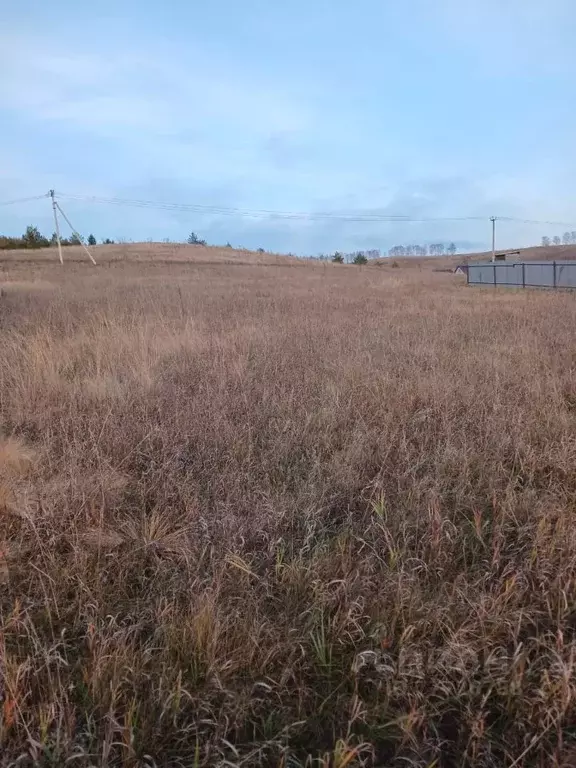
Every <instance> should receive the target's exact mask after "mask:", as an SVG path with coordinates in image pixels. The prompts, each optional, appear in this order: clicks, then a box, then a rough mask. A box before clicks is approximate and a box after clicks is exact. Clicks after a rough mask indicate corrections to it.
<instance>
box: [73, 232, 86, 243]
mask: <svg viewBox="0 0 576 768" xmlns="http://www.w3.org/2000/svg"><path fill="white" fill-rule="evenodd" d="M83 242H84V238H83V237H82V235H80V234H79V233H78V232H72V234H71V236H70V245H82V243H83Z"/></svg>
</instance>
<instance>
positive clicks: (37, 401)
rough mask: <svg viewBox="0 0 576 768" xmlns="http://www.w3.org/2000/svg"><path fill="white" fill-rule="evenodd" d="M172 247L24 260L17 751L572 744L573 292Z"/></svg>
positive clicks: (447, 753) (16, 512)
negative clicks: (472, 284) (63, 262)
mask: <svg viewBox="0 0 576 768" xmlns="http://www.w3.org/2000/svg"><path fill="white" fill-rule="evenodd" d="M167 248H168V247H167ZM120 251H121V252H120ZM152 251H153V249H152V248H150V247H144V248H143V249H142V251H140V250H139V248H138V247H137V246H130V247H128V246H126V247H124V249H120V250H118V249H117V250H116V251H112V250H108V251H107V250H106V249H103V248H99V249H97V251H96V255H97V258H99V259H100V260H102V261H103V262H104V263H103V264H101V265H100V266H98V267H96V268H94V267H92V266H91V265H90V264H89V263H87V262H85V261H83V260H82V256H81V254H80V253H78V254H76V255H74V253H75V252H74V250H73V249H67V250H66V253H65V256H66V257H67V258H70V256H71V255H72V256H73V258H74V259H75V260H74V261H73V262H72V263H70V264H68V265H67V266H66V267H65V268H64V269H62V268H61V267H60V266H59V265H58V264H57V261H55V254H54V252H42V253H36V254H34V257H33V258H30V259H29V260H24V259H23V254H22V252H20V253H19V254H4V255H3V257H2V258H3V261H1V262H0V268H1V271H0V284H1V285H0V287H1V288H2V291H1V296H0V324H1V325H0V327H1V334H0V377H1V381H0V419H1V422H0V426H1V431H2V436H1V439H0V552H1V554H0V610H1V614H0V621H1V634H0V672H1V677H0V765H2V766H8V765H19V766H21V765H23V766H31V765H42V766H63V765H67V766H71V768H77V767H79V768H87V767H88V766H122V767H126V768H131V767H134V768H135V767H136V766H186V767H188V766H196V767H199V766H210V767H211V766H216V767H220V766H221V767H222V768H224V766H228V767H229V768H233V767H240V766H242V767H245V768H251V767H253V766H263V767H264V766H270V767H273V768H304V767H307V768H346V767H347V768H355V767H358V766H372V767H376V766H392V767H394V768H407V767H414V768H452V767H453V768H457V767H459V766H481V767H487V766H498V767H501V766H507V767H508V768H517V767H520V766H522V767H526V766H542V768H544V767H546V768H549V767H550V766H556V767H557V768H559V767H560V766H563V767H564V768H568V767H569V766H574V765H576V706H575V701H576V699H575V696H576V678H575V665H576V524H575V523H576V296H575V295H574V294H571V293H561V292H559V293H551V292H545V291H525V292H522V291H514V290H506V289H501V290H494V289H492V288H487V289H486V290H483V289H473V288H468V287H466V285H465V282H464V280H463V278H462V277H458V276H454V275H450V274H442V273H435V272H434V271H433V270H432V268H426V267H425V266H424V267H419V268H411V269H404V268H402V267H399V268H389V267H386V266H384V267H376V266H368V267H355V266H341V265H332V264H314V263H310V262H298V261H292V260H289V259H282V258H281V257H270V256H268V255H267V254H262V255H260V256H258V261H259V263H256V261H255V257H253V256H250V255H249V254H237V253H236V252H229V253H227V252H224V251H218V252H216V251H212V250H203V249H192V250H190V249H188V251H186V250H180V251H178V252H175V251H174V252H171V251H165V252H164V251H162V248H160V249H159V250H158V252H157V258H156V259H155V258H154V252H152ZM192 251H193V254H194V255H193V256H192V260H191V261H187V260H186V259H187V258H188V257H187V253H192ZM139 254H140V255H139ZM142 254H144V255H142ZM218 254H221V255H220V256H218ZM222 254H224V255H222ZM228 262H230V263H228Z"/></svg>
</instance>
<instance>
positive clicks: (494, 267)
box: [493, 262, 497, 285]
mask: <svg viewBox="0 0 576 768" xmlns="http://www.w3.org/2000/svg"><path fill="white" fill-rule="evenodd" d="M493 269H494V285H497V283H496V262H494V266H493Z"/></svg>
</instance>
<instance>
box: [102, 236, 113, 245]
mask: <svg viewBox="0 0 576 768" xmlns="http://www.w3.org/2000/svg"><path fill="white" fill-rule="evenodd" d="M102 244H103V245H114V240H110V238H109V237H107V238H106V239H105V240H102Z"/></svg>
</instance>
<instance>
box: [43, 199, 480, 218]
mask: <svg viewBox="0 0 576 768" xmlns="http://www.w3.org/2000/svg"><path fill="white" fill-rule="evenodd" d="M58 196H59V197H62V198H64V199H66V200H77V201H82V202H91V203H102V204H106V205H121V206H131V207H136V208H153V209H157V210H166V211H182V212H187V213H199V214H213V215H219V216H242V217H248V218H270V219H287V220H304V221H317V220H328V221H352V222H371V221H374V222H377V221H389V222H434V221H486V220H487V217H484V216H446V217H438V216H436V217H415V216H409V215H401V214H381V213H375V212H361V211H331V212H326V211H317V212H313V213H304V212H298V211H275V210H267V209H246V208H229V207H224V206H215V205H200V204H198V203H168V202H158V201H154V200H128V199H123V198H118V197H94V196H92V197H88V196H83V195H69V194H65V193H58Z"/></svg>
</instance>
